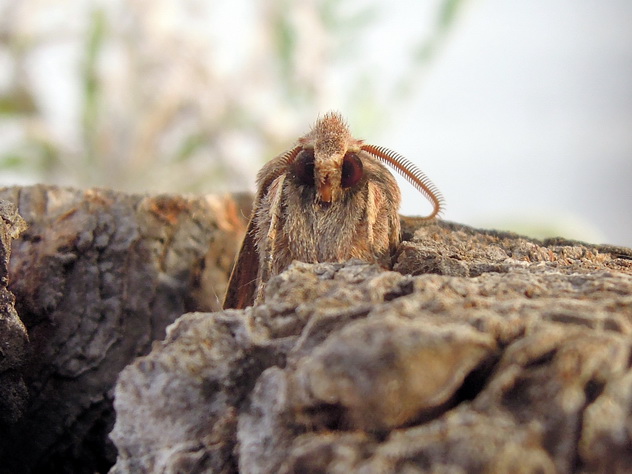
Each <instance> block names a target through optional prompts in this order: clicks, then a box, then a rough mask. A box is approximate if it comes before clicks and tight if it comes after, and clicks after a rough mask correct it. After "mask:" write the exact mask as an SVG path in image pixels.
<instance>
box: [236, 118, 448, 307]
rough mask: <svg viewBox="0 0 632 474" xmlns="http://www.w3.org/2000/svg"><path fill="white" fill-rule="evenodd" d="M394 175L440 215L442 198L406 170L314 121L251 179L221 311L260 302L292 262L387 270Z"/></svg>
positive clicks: (386, 154)
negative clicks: (247, 212)
mask: <svg viewBox="0 0 632 474" xmlns="http://www.w3.org/2000/svg"><path fill="white" fill-rule="evenodd" d="M384 164H387V165H389V166H391V167H393V168H394V169H395V170H396V171H397V172H399V173H400V174H401V175H402V176H403V177H404V178H406V179H407V180H408V181H409V182H410V183H411V184H412V185H413V186H414V187H415V188H417V190H418V191H419V192H421V194H422V195H423V196H425V197H426V198H427V199H428V200H429V201H430V202H431V203H432V206H433V210H432V212H431V213H430V214H429V215H428V216H426V217H425V219H432V218H434V217H435V216H437V215H438V214H439V212H440V211H441V210H442V206H443V198H442V196H441V194H440V193H439V191H438V190H437V188H436V187H435V186H434V185H433V184H432V182H431V181H430V180H429V179H428V178H427V177H426V175H425V174H424V173H422V172H421V171H420V170H419V169H418V168H416V167H415V166H414V165H413V164H412V163H411V162H409V161H408V160H407V159H405V158H404V157H402V156H401V155H399V154H397V153H395V152H394V151H391V150H388V149H386V148H383V147H379V146H375V145H368V144H365V143H364V142H363V140H357V139H355V138H353V137H352V136H351V133H350V131H349V128H348V126H347V125H346V123H345V121H344V120H343V118H342V117H341V116H340V115H339V114H338V113H333V112H330V113H328V114H326V115H325V116H324V117H322V118H321V119H319V120H318V121H317V122H316V124H315V125H314V127H313V128H312V130H311V131H310V132H309V133H307V134H306V135H305V136H303V137H301V138H299V139H298V142H297V144H296V145H295V146H294V148H292V149H290V150H288V151H286V152H285V153H283V154H281V155H279V156H277V157H276V158H274V159H272V160H271V161H269V162H268V163H267V164H266V165H264V166H263V168H262V169H261V170H260V171H259V174H258V175H257V194H256V196H255V201H254V205H253V211H252V215H251V216H250V222H249V224H248V229H247V231H246V235H245V237H244V240H243V243H242V245H241V249H240V251H239V254H238V256H237V260H236V263H235V265H234V267H233V271H232V274H231V276H230V280H229V283H228V289H227V291H226V296H225V298H224V308H225V309H227V308H245V307H247V306H250V305H253V304H255V303H257V302H260V301H261V300H262V298H263V294H264V289H265V285H266V283H267V281H268V280H269V279H270V278H272V277H273V276H275V275H277V274H279V273H281V272H282V271H283V270H284V269H285V268H287V267H288V266H289V265H290V263H291V262H292V261H293V260H299V261H302V262H308V263H317V262H342V261H345V260H348V259H350V258H358V259H361V260H364V261H366V262H371V263H378V264H380V265H382V266H384V267H391V264H392V262H391V259H392V256H393V254H394V251H395V249H396V248H397V246H398V244H399V243H400V239H401V237H400V221H399V215H398V210H399V204H400V201H401V194H400V190H399V187H398V186H397V183H396V181H395V178H394V177H393V175H392V174H391V173H390V172H389V171H388V169H387V168H386V167H385V166H384Z"/></svg>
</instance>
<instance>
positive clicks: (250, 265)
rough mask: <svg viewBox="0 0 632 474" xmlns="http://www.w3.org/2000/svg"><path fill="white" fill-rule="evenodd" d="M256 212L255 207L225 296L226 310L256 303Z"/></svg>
mask: <svg viewBox="0 0 632 474" xmlns="http://www.w3.org/2000/svg"><path fill="white" fill-rule="evenodd" d="M256 211H257V208H256V207H255V209H254V210H253V213H252V216H251V217H250V222H249V223H248V230H246V235H245V236H244V241H243V242H242V244H241V248H240V249H239V255H238V256H237V260H236V261H235V265H234V266H233V271H232V272H231V274H230V279H229V280H228V288H227V289H226V295H225V296H224V305H223V308H224V309H230V308H234V309H243V308H245V307H247V306H250V305H252V304H253V303H254V295H255V292H256V291H257V279H258V273H259V254H258V253H257V245H256V243H255V236H256V234H257V228H256V227H257V225H256Z"/></svg>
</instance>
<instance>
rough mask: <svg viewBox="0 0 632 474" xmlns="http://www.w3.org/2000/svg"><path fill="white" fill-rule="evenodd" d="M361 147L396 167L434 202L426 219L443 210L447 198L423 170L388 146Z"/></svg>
mask: <svg viewBox="0 0 632 474" xmlns="http://www.w3.org/2000/svg"><path fill="white" fill-rule="evenodd" d="M360 149H361V150H363V151H366V152H367V153H370V154H371V155H373V156H375V157H376V158H378V159H379V160H380V161H382V162H384V163H386V164H387V165H390V166H392V167H393V168H395V170H396V171H397V172H398V173H399V174H400V175H402V176H403V177H404V178H406V180H407V181H408V182H409V183H410V184H412V185H413V186H414V187H415V188H416V189H417V191H419V192H420V193H421V194H423V195H424V197H425V198H426V199H428V201H430V202H431V203H432V206H433V210H432V213H430V215H428V216H426V217H424V219H432V218H433V217H436V216H437V215H438V214H439V213H440V212H441V211H443V207H444V203H445V200H444V199H443V196H442V195H441V192H440V191H439V189H438V188H437V187H436V186H435V185H434V184H433V183H432V181H430V180H429V179H428V177H427V176H426V175H425V174H424V173H423V171H421V170H420V169H419V168H417V167H416V166H415V165H414V164H412V163H411V162H410V161H408V160H407V159H406V158H404V157H403V156H402V155H400V154H399V153H395V152H394V151H393V150H389V149H388V148H384V147H381V146H375V145H361V146H360Z"/></svg>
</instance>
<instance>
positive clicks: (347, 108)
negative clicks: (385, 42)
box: [0, 0, 466, 191]
mask: <svg viewBox="0 0 632 474" xmlns="http://www.w3.org/2000/svg"><path fill="white" fill-rule="evenodd" d="M465 3H466V1H465V0H443V1H442V2H441V4H440V7H439V10H438V13H437V18H436V27H435V31H434V32H433V33H432V34H431V35H430V37H423V38H422V37H420V39H419V44H418V45H417V47H416V48H415V50H414V51H413V53H412V54H411V60H410V70H409V71H408V72H406V73H405V74H404V77H403V79H402V81H401V82H400V83H399V84H395V86H394V87H393V88H392V90H391V91H390V95H389V96H388V97H387V99H385V100H384V101H383V102H380V101H379V100H378V99H377V98H376V95H377V87H376V86H377V83H376V74H375V73H374V71H372V70H369V69H368V68H363V62H362V60H361V56H362V53H363V51H362V47H361V45H362V41H363V38H364V37H365V36H366V34H367V33H368V32H370V30H371V28H373V27H374V26H375V25H377V24H378V22H380V21H382V17H383V15H384V12H385V11H388V10H387V8H392V6H391V5H390V4H388V5H386V4H381V3H379V2H377V1H374V2H371V3H362V2H354V1H352V0H307V1H306V2H303V3H301V4H300V7H299V4H298V2H292V1H290V0H271V1H269V2H260V3H258V4H257V5H252V6H251V7H250V8H254V9H257V11H256V12H255V13H254V15H253V18H254V20H253V23H252V24H250V29H249V30H248V29H247V28H245V27H242V25H241V24H240V23H239V22H237V23H235V25H231V26H230V27H228V28H224V29H222V27H223V26H226V25H221V24H220V25H214V26H210V25H209V27H208V28H207V29H206V30H204V29H201V30H195V28H192V27H190V26H191V25H192V24H194V23H195V22H199V21H200V18H202V19H204V21H207V20H208V21H209V22H212V20H213V19H214V18H215V16H216V15H217V14H218V12H219V9H220V7H225V5H224V4H222V2H206V1H202V0H180V1H176V0H135V1H134V2H122V3H121V2H108V1H107V0H90V1H88V2H78V1H76V0H71V1H68V2H52V3H47V2H44V3H42V2H39V1H37V0H20V2H13V1H11V0H0V61H1V60H2V58H8V61H9V63H10V66H11V67H10V68H9V69H8V74H7V76H8V79H7V81H6V84H5V85H3V84H1V83H0V171H11V172H12V173H14V174H15V173H21V174H22V175H24V176H30V177H31V178H30V179H31V180H32V181H39V182H50V183H58V184H74V185H79V186H106V187H114V188H118V189H123V190H128V191H144V190H149V189H154V190H161V191H183V190H184V191H187V190H188V191H201V190H210V189H216V190H217V189H228V188H231V187H234V185H235V184H236V185H237V186H240V187H242V188H243V187H245V186H246V185H249V184H250V183H252V182H253V178H254V174H255V172H256V170H257V169H258V168H259V167H260V165H261V163H262V162H263V161H264V160H266V159H268V158H270V157H271V156H273V155H274V154H276V153H278V152H279V151H280V150H283V149H285V148H286V147H287V146H288V145H289V144H290V141H291V140H292V139H294V138H296V136H297V135H298V134H300V133H302V132H304V129H305V127H306V125H307V124H309V123H312V122H313V120H314V118H315V115H316V114H317V113H319V112H321V113H322V112H324V110H320V107H322V106H323V104H324V103H325V102H327V101H329V100H330V98H331V97H337V101H338V103H339V105H338V106H336V108H338V109H340V110H343V111H344V112H345V113H346V114H347V115H349V116H350V117H352V119H353V120H354V122H355V121H356V119H357V121H358V123H359V126H360V129H362V127H365V128H366V127H370V126H371V124H372V123H376V122H377V121H378V120H380V118H381V117H383V116H385V110H386V108H387V107H388V108H392V107H394V106H395V105H394V103H395V102H398V101H399V103H400V104H401V103H404V102H405V101H406V100H407V99H408V98H409V97H410V95H411V94H412V93H414V91H415V90H416V88H417V86H416V84H417V83H418V81H417V76H418V73H419V71H420V70H421V69H423V67H425V65H427V64H428V62H429V61H430V60H431V59H432V57H433V56H434V55H435V54H436V51H437V50H438V46H439V45H440V43H441V40H442V39H443V38H444V37H445V35H446V33H447V32H448V31H449V29H450V28H452V27H453V25H454V21H455V18H456V17H457V14H458V13H459V11H460V10H461V9H462V6H463V5H464V4H465ZM378 7H379V8H378ZM70 13H72V14H70ZM69 18H72V19H73V20H72V21H71V20H69ZM214 28H219V30H221V31H222V32H223V33H222V34H219V33H218V35H215V36H213V34H214V33H215V30H214ZM254 32H256V33H257V34H256V35H255V34H254ZM207 33H208V36H204V35H205V34H207ZM248 34H252V37H251V38H250V37H248ZM248 38H250V39H249V40H248ZM64 48H66V49H67V50H68V51H71V54H70V55H69V56H68V57H72V58H74V59H73V62H74V64H75V68H74V70H66V69H64V70H57V69H56V68H55V67H53V68H52V69H48V72H46V71H41V70H40V69H39V68H38V67H36V66H34V64H36V63H37V61H38V60H41V58H42V55H43V54H44V53H46V54H50V55H51V56H49V57H50V58H55V57H58V56H60V55H61V54H62V53H60V51H65V50H64ZM222 50H224V51H228V56H229V57H232V56H233V55H237V54H239V61H236V65H233V66H231V67H232V69H231V68H227V67H226V66H224V65H222V64H220V62H218V61H217V60H216V59H217V57H219V54H216V51H222ZM49 51H52V52H49ZM55 54H57V56H55ZM63 54H65V53H63ZM50 61H52V62H55V61H56V60H54V59H50ZM55 64H63V67H64V68H68V64H69V63H68V62H59V61H57V63H55ZM350 66H353V67H350ZM341 70H344V71H345V74H346V76H345V77H346V80H347V82H348V84H350V87H349V92H348V93H347V92H342V93H340V92H339V93H338V96H336V91H335V90H332V84H333V83H334V82H333V81H332V77H334V76H335V75H336V74H338V73H339V72H340V71H341ZM347 71H349V72H348V74H347ZM49 73H52V76H54V77H50V78H49V77H47V74H49ZM60 78H61V79H60ZM62 79H63V80H64V81H66V84H68V83H71V84H74V85H75V90H74V92H73V94H74V97H68V98H67V100H66V101H65V107H67V109H68V110H66V112H68V111H70V113H64V114H63V120H64V121H61V119H60V118H59V117H60V116H59V114H55V113H54V112H55V110H53V111H52V112H51V110H52V109H51V104H57V105H56V107H59V103H58V102H59V101H55V100H52V99H55V98H57V94H58V93H59V94H61V92H58V90H57V83H58V82H59V81H61V80H62ZM42 84H43V85H42ZM64 93H67V91H66V92H64ZM60 97H65V96H60ZM75 109H76V110H75ZM68 117H71V118H70V119H68ZM72 117H74V119H73V118H72ZM66 120H69V121H66ZM5 184H7V183H5Z"/></svg>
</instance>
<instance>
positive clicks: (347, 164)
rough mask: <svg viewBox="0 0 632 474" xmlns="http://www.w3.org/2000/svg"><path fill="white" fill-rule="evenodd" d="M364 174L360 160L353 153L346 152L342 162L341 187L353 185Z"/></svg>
mask: <svg viewBox="0 0 632 474" xmlns="http://www.w3.org/2000/svg"><path fill="white" fill-rule="evenodd" d="M363 174H364V170H363V165H362V160H361V159H360V157H359V156H358V155H357V154H355V153H347V154H346V155H345V158H344V161H343V162H342V179H341V184H342V187H343V188H350V187H351V186H355V185H356V184H358V183H359V182H360V180H361V179H362V175H363Z"/></svg>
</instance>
